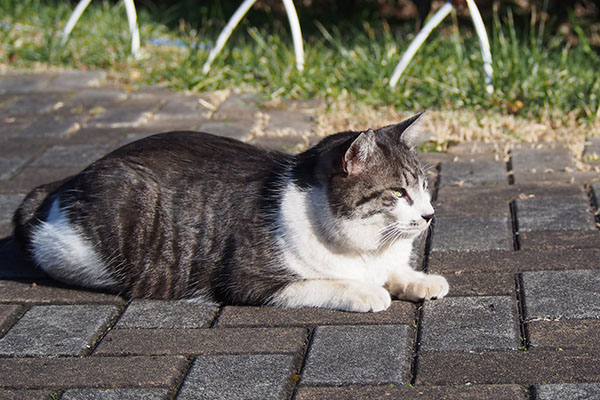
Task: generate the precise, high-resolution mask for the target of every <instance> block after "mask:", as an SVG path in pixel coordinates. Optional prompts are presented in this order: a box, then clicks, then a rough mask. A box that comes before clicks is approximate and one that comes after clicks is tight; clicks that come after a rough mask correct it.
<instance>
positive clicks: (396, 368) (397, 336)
mask: <svg viewBox="0 0 600 400" xmlns="http://www.w3.org/2000/svg"><path fill="white" fill-rule="evenodd" d="M411 336H412V332H411V329H410V328H409V327H408V326H406V325H380V326H320V327H317V328H315V332H314V335H313V338H312V343H311V345H310V349H309V351H308V356H307V359H306V364H305V367H304V373H303V376H302V380H301V384H302V385H306V386H311V385H349V384H362V385H365V384H381V385H383V384H404V383H406V382H407V378H408V373H409V370H410V361H409V357H410V354H411V348H410V344H411V341H412V339H411Z"/></svg>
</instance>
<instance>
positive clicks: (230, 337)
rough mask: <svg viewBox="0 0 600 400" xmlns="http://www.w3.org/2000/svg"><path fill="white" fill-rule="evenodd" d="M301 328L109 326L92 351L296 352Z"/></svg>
mask: <svg viewBox="0 0 600 400" xmlns="http://www.w3.org/2000/svg"><path fill="white" fill-rule="evenodd" d="M306 337H307V330H306V329H302V328H236V329H113V330H111V331H110V332H109V333H108V334H107V335H106V337H105V338H104V339H103V340H102V342H101V343H100V344H99V345H98V347H97V348H96V351H95V352H94V354H95V355H102V356H104V355H177V354H190V355H198V354H203V355H207V354H211V355H214V354H297V353H301V352H302V349H303V347H304V343H305V341H306Z"/></svg>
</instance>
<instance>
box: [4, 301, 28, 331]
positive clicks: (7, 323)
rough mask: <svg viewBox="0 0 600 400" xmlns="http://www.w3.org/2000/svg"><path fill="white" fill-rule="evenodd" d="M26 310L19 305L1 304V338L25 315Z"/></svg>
mask: <svg viewBox="0 0 600 400" xmlns="http://www.w3.org/2000/svg"><path fill="white" fill-rule="evenodd" d="M23 312H24V308H23V307H22V306H20V305H17V304H0V336H2V334H3V333H4V332H6V331H7V330H8V329H9V328H10V327H11V326H12V324H13V323H14V322H15V321H16V320H17V318H19V317H21V315H23Z"/></svg>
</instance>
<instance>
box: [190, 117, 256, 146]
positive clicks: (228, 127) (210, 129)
mask: <svg viewBox="0 0 600 400" xmlns="http://www.w3.org/2000/svg"><path fill="white" fill-rule="evenodd" d="M198 130H199V131H201V132H207V133H212V134H213V135H218V136H225V137H228V138H232V139H237V140H241V141H248V140H250V139H251V137H252V124H251V123H247V124H241V123H237V122H229V121H225V120H214V119H211V120H210V121H208V122H206V123H203V124H201V125H200V127H199V128H198Z"/></svg>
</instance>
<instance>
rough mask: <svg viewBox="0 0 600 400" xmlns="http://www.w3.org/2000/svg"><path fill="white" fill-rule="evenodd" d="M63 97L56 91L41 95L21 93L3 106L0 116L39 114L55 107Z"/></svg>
mask: <svg viewBox="0 0 600 400" xmlns="http://www.w3.org/2000/svg"><path fill="white" fill-rule="evenodd" d="M64 99H65V95H63V94H57V93H46V94H44V95H43V96H41V95H40V94H39V93H36V94H32V95H22V96H19V97H17V98H16V99H15V100H14V101H12V102H11V103H9V104H7V105H6V106H5V107H3V108H2V109H1V110H0V116H1V117H3V118H7V117H19V116H25V115H29V116H39V115H40V114H46V113H49V112H51V111H52V110H54V109H55V108H57V107H58V105H59V103H60V102H62V101H63V100H64Z"/></svg>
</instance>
